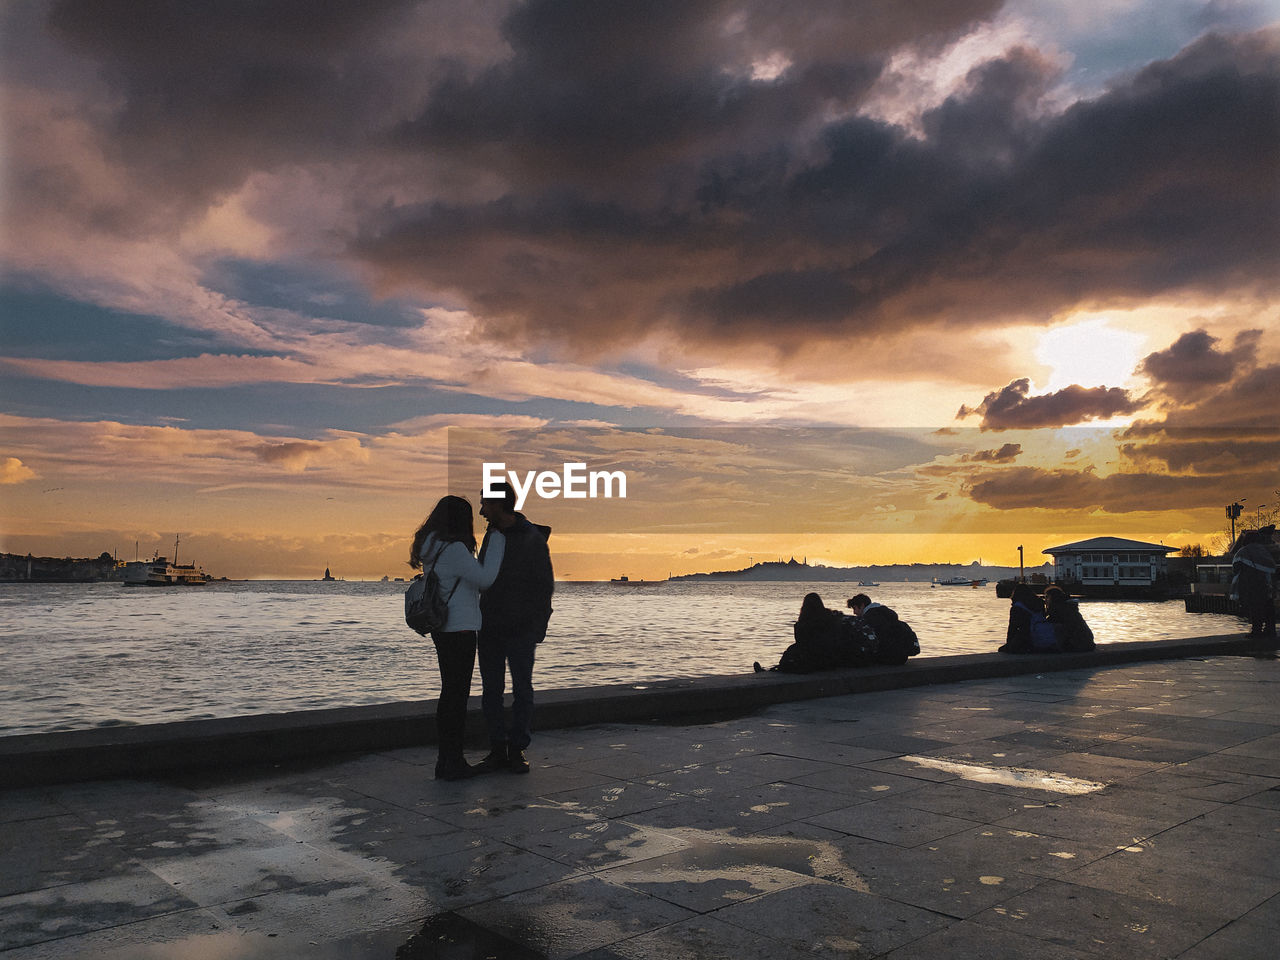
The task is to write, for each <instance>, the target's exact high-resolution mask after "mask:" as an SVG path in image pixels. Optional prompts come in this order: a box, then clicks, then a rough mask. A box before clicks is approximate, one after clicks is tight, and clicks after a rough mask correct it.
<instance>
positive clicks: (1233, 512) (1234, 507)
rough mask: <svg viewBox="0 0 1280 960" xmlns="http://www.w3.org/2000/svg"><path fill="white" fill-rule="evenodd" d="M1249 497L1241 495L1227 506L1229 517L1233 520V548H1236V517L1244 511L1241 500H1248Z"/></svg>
mask: <svg viewBox="0 0 1280 960" xmlns="http://www.w3.org/2000/svg"><path fill="white" fill-rule="evenodd" d="M1248 499H1249V498H1248V497H1241V498H1240V499H1239V500H1237V501H1236V502H1235V503H1232V504H1229V505H1228V506H1227V518H1228V519H1229V520H1230V521H1231V548H1232V549H1233V550H1234V549H1235V545H1236V517H1238V516H1240V514H1241V513H1242V512H1243V511H1244V507H1242V506H1240V504H1241V502H1243V501H1245V500H1248Z"/></svg>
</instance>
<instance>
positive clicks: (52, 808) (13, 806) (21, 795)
mask: <svg viewBox="0 0 1280 960" xmlns="http://www.w3.org/2000/svg"><path fill="white" fill-rule="evenodd" d="M58 796H59V794H58V791H57V788H51V787H24V788H20V789H12V790H8V789H0V825H3V824H11V823H17V822H19V821H22V820H42V819H44V818H45V817H57V816H62V815H63V814H66V813H70V812H71V811H69V810H68V809H67V808H66V807H64V806H63V805H62V804H61V803H59V802H58ZM15 829H16V828H15Z"/></svg>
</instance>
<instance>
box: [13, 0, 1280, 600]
mask: <svg viewBox="0 0 1280 960" xmlns="http://www.w3.org/2000/svg"><path fill="white" fill-rule="evenodd" d="M588 13H589V14H590V15H588ZM0 18H3V22H2V23H0V37H2V39H0V43H2V44H3V57H2V58H0V79H2V82H3V84H4V92H3V110H4V113H3V128H2V131H0V133H2V135H3V139H2V142H0V150H2V151H3V156H2V157H0V177H2V178H3V180H2V182H0V216H2V217H3V236H2V237H0V245H2V246H0V257H2V258H3V272H2V273H0V372H2V374H3V405H2V406H0V550H3V551H6V552H13V553H21V554H26V553H33V554H36V555H51V556H97V555H98V554H100V553H102V552H103V551H108V552H112V553H115V554H117V555H118V556H119V557H120V559H133V557H134V554H135V550H136V551H137V552H139V553H141V554H145V555H147V556H149V555H151V553H152V552H153V551H156V550H159V551H160V552H161V553H164V552H165V551H166V550H167V549H168V548H169V547H170V546H171V545H172V542H173V539H174V536H175V534H181V537H182V542H183V544H184V545H185V546H184V550H187V551H189V554H188V559H195V560H196V561H198V562H200V563H201V564H202V565H203V566H204V567H205V568H206V569H207V570H208V571H209V572H210V573H212V574H214V575H215V576H228V577H233V578H238V577H282V578H312V577H318V576H319V575H320V574H321V573H322V572H323V570H324V569H325V567H329V568H331V569H332V570H333V572H334V573H335V574H336V575H338V576H341V577H345V578H347V579H360V578H378V577H381V576H383V575H390V576H402V575H404V574H405V572H406V570H407V567H406V566H405V563H404V560H405V556H406V554H407V550H408V538H409V536H410V534H411V533H412V530H413V528H414V527H415V526H416V525H417V524H418V523H419V522H420V521H421V519H422V517H423V516H424V515H425V513H426V512H427V511H428V510H429V508H430V507H431V505H432V504H433V503H434V502H435V500H436V499H437V498H438V497H439V496H441V495H443V494H444V493H457V494H462V495H465V496H467V497H469V498H470V499H471V500H472V501H473V502H476V499H477V495H478V493H479V487H480V479H481V478H480V472H479V469H478V466H476V464H478V463H479V461H480V460H485V459H493V460H504V461H508V462H511V463H513V464H519V465H521V466H522V468H523V469H528V470H541V469H548V468H554V469H559V467H560V466H561V465H562V464H563V463H566V462H571V461H575V462H576V461H578V460H581V461H582V462H586V463H588V464H590V465H591V467H592V469H606V468H607V469H610V470H625V471H626V472H627V475H628V480H629V487H628V496H627V499H626V500H625V501H613V500H608V501H607V500H577V501H572V500H565V499H558V500H552V499H537V498H535V499H533V500H532V501H531V502H530V504H529V505H528V507H527V509H526V512H527V513H528V514H529V515H530V517H531V518H533V519H535V520H539V521H541V522H546V523H550V524H552V526H553V527H554V528H555V530H556V533H555V534H554V535H553V540H552V547H553V556H554V557H555V562H556V568H557V573H558V574H559V575H560V576H561V577H565V578H571V579H601V578H609V577H613V576H618V575H620V574H627V575H629V576H632V577H637V578H638V577H644V578H660V577H665V576H667V575H668V574H671V573H674V574H681V573H689V572H697V571H709V570H716V569H731V568H736V567H743V566H747V565H748V563H749V562H751V561H752V559H754V560H756V561H759V560H763V559H777V558H779V557H782V558H787V557H791V556H795V557H797V558H800V557H805V556H807V557H808V558H809V559H810V561H811V562H825V563H843V564H850V565H852V564H872V563H896V562H910V561H940V562H948V561H949V562H964V563H967V562H969V561H972V560H974V559H977V558H979V557H981V558H983V559H984V560H985V561H987V562H989V563H999V564H1012V565H1016V563H1017V548H1018V546H1019V545H1025V547H1026V558H1027V562H1028V564H1039V563H1040V562H1042V561H1043V559H1044V558H1043V557H1042V556H1041V555H1040V554H1039V550H1040V549H1042V548H1043V547H1047V546H1051V545H1053V544H1055V543H1060V542H1063V541H1068V540H1071V539H1082V538H1085V537H1090V536H1103V535H1115V536H1125V537H1133V538H1136V539H1141V540H1146V541H1161V542H1164V543H1168V544H1177V545H1181V544H1184V543H1204V544H1206V545H1208V544H1209V543H1210V541H1211V540H1212V539H1213V538H1214V537H1215V536H1217V535H1218V534H1219V533H1220V531H1221V529H1222V526H1223V519H1222V517H1223V506H1224V505H1225V504H1227V503H1230V502H1232V501H1234V500H1237V499H1240V498H1242V497H1244V498H1247V503H1248V504H1249V505H1254V504H1260V503H1264V502H1267V501H1268V500H1274V498H1275V496H1276V494H1275V491H1276V490H1277V489H1280V468H1278V467H1277V464H1278V463H1280V430H1278V428H1277V423H1280V412H1278V407H1277V398H1280V305H1278V304H1277V301H1276V297H1275V293H1276V287H1277V283H1278V280H1277V278H1280V232H1278V231H1277V224H1280V25H1277V23H1276V22H1275V7H1274V5H1273V4H1269V3H1266V2H1252V0H1237V2H1225V3H1223V2H1218V3H1204V2H1199V0H1141V2H1134V3H1124V4H1116V3H1113V2H1108V0H1078V2H1067V0H1008V2H1001V0H969V2H962V3H956V2H952V0H937V2H924V3H916V4H910V5H900V4H892V3H887V2H880V0H868V2H866V3H851V4H816V5H811V4H794V5H779V4H775V3H762V2H735V3H729V4H724V3H714V4H713V3H699V2H690V3H684V4H649V3H644V2H639V3H634V4H616V5H612V4H611V5H600V6H596V5H595V4H593V3H592V2H591V0H528V2H517V0H495V2H493V3H476V4H460V3H451V2H443V0H391V2H387V3H376V4H371V5H365V4H324V3H321V4H315V5H310V4H308V5H296V4H287V3H286V4H278V5H275V4H268V5H265V6H263V7H262V8H261V9H260V10H259V11H258V12H257V13H256V14H255V15H254V16H252V17H249V16H246V15H245V14H244V12H243V8H242V7H241V6H238V5H223V4H219V3H216V2H215V3H208V4H188V3H172V4H170V3H165V2H158V3H151V4H142V5H139V6H138V7H137V8H136V9H135V10H134V11H133V13H132V14H131V15H130V16H128V17H121V16H120V15H119V13H118V11H117V9H116V8H115V7H114V5H102V4H98V3H94V2H91V0H17V2H14V3H10V4H6V5H5V7H4V10H3V12H2V13H0ZM135 545H136V546H135Z"/></svg>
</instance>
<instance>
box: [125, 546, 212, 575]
mask: <svg viewBox="0 0 1280 960" xmlns="http://www.w3.org/2000/svg"><path fill="white" fill-rule="evenodd" d="M178 542H179V538H178V537H174V538H173V562H172V563H170V562H169V559H168V558H167V557H161V556H159V555H157V556H154V557H152V558H151V559H150V560H135V561H133V562H132V563H126V564H125V565H124V585H125V586H126V587H203V586H204V585H205V584H206V583H208V582H209V581H210V580H212V579H213V577H211V576H209V574H207V573H205V572H204V570H203V568H201V567H198V566H196V565H195V564H194V563H178Z"/></svg>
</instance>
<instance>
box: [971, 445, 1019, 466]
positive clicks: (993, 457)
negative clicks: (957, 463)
mask: <svg viewBox="0 0 1280 960" xmlns="http://www.w3.org/2000/svg"><path fill="white" fill-rule="evenodd" d="M1020 453H1022V444H1020V443H1006V444H1004V445H1003V446H1001V447H1000V449H998V450H979V451H978V452H977V453H966V454H965V455H964V456H962V457H961V458H960V460H961V462H963V463H1012V462H1013V461H1014V460H1016V459H1017V457H1018V454H1020Z"/></svg>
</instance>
